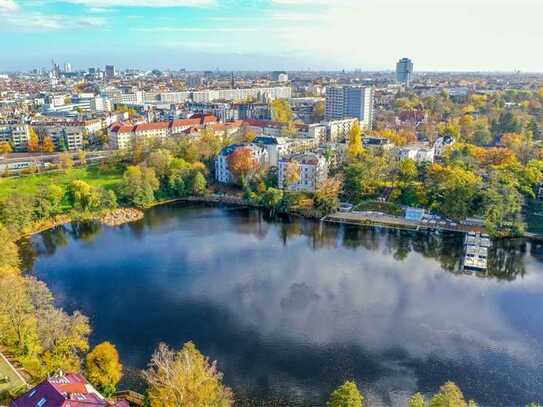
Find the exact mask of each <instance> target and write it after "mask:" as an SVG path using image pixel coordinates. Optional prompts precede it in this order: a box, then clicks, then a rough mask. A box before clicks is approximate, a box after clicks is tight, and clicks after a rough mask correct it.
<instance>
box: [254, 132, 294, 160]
mask: <svg viewBox="0 0 543 407" xmlns="http://www.w3.org/2000/svg"><path fill="white" fill-rule="evenodd" d="M253 143H254V144H256V145H257V146H260V147H262V148H264V149H266V151H267V152H268V160H269V164H270V166H271V167H277V166H278V165H279V160H280V159H281V158H283V157H285V156H287V155H288V153H289V143H288V140H287V139H286V138H285V137H273V136H258V137H257V138H256V139H255V140H254V142H253Z"/></svg>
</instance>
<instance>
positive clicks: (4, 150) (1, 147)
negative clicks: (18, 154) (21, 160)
mask: <svg viewBox="0 0 543 407" xmlns="http://www.w3.org/2000/svg"><path fill="white" fill-rule="evenodd" d="M12 152H13V148H11V144H9V143H8V142H7V141H2V142H1V143H0V154H9V153H12Z"/></svg>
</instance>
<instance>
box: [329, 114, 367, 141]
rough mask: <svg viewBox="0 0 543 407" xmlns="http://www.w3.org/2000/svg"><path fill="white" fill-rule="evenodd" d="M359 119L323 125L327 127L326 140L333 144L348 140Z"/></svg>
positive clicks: (330, 122)
mask: <svg viewBox="0 0 543 407" xmlns="http://www.w3.org/2000/svg"><path fill="white" fill-rule="evenodd" d="M357 120H358V119H343V120H332V121H328V122H324V123H322V124H323V125H325V126H326V132H327V135H326V138H327V141H329V142H331V143H336V142H338V141H343V140H347V139H348V138H349V133H350V132H351V129H352V128H353V126H354V125H355V123H356V122H357Z"/></svg>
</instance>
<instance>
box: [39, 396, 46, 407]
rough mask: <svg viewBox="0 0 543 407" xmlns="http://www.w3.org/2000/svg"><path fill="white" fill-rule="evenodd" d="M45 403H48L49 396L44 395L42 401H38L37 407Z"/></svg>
mask: <svg viewBox="0 0 543 407" xmlns="http://www.w3.org/2000/svg"><path fill="white" fill-rule="evenodd" d="M45 403H47V397H44V398H42V399H41V400H40V401H38V402H37V403H36V407H42V406H43V405H45Z"/></svg>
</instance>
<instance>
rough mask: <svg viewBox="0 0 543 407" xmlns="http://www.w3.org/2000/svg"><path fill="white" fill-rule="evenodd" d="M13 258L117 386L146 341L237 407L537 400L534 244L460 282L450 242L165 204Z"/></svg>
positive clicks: (36, 245) (538, 257)
mask: <svg viewBox="0 0 543 407" xmlns="http://www.w3.org/2000/svg"><path fill="white" fill-rule="evenodd" d="M22 247H23V255H24V259H25V263H26V265H27V269H28V270H29V272H31V273H35V274H36V275H37V277H38V278H40V279H42V280H44V281H45V282H46V283H47V284H48V286H49V287H50V288H51V290H52V291H53V292H54V294H55V296H56V300H57V303H58V305H60V306H62V307H63V308H64V309H66V310H68V311H70V312H71V311H73V310H76V309H79V310H81V311H82V312H83V313H85V314H86V315H88V316H89V317H90V319H91V323H92V326H93V328H94V331H93V334H92V336H91V341H92V343H93V344H96V343H99V342H102V341H105V340H109V341H111V342H113V343H115V344H116V345H117V347H118V349H119V352H120V355H121V358H122V362H123V364H124V365H125V367H126V369H127V375H126V378H125V381H124V385H125V386H130V387H134V386H136V387H137V386H138V385H139V381H138V374H137V372H138V369H141V368H145V366H146V364H147V362H148V360H149V358H150V355H151V354H152V352H153V350H154V349H155V347H156V346H157V344H158V343H159V342H161V341H162V342H166V343H167V344H169V345H170V346H173V347H176V348H179V347H181V346H182V344H183V343H184V342H186V341H188V340H192V341H194V342H195V343H196V345H197V347H198V348H199V349H200V350H201V351H202V352H203V353H204V354H206V355H208V356H209V357H210V358H212V359H213V360H217V361H218V364H219V368H220V369H221V370H222V371H223V372H224V380H225V382H226V383H227V384H228V385H229V386H231V387H232V388H233V390H234V392H235V393H236V395H237V397H238V398H239V400H241V403H240V404H244V405H245V404H250V405H274V406H278V405H304V406H305V405H308V406H309V405H311V406H318V405H324V404H325V400H326V398H327V396H328V394H329V393H330V392H331V391H332V389H333V388H335V387H336V386H337V385H339V384H340V383H342V382H343V381H344V380H346V379H355V380H356V381H357V382H358V383H359V386H360V388H361V390H362V391H363V393H364V394H365V396H366V398H367V399H369V400H370V402H372V403H373V404H372V405H398V404H401V403H402V402H405V400H406V398H407V397H408V396H409V395H410V394H412V393H415V392H416V391H421V392H424V393H433V392H436V391H437V389H438V388H439V385H441V384H442V383H444V382H445V381H447V380H452V381H454V382H456V383H457V384H458V385H460V387H461V388H462V390H463V391H464V393H465V395H466V397H469V398H473V399H475V400H477V401H478V402H479V403H480V405H483V406H484V405H488V406H513V405H518V406H524V405H525V404H527V403H528V402H531V401H539V402H541V401H543V368H542V367H543V365H542V364H543V295H542V294H543V245H542V244H540V243H537V242H530V241H525V240H512V241H504V242H500V243H497V244H495V246H494V248H493V250H492V252H491V258H490V262H489V270H488V272H486V273H479V274H476V273H474V274H464V273H463V272H462V271H461V268H460V260H461V257H462V252H463V236H462V235H460V234H454V233H444V234H433V233H419V232H413V231H399V230H391V229H381V228H363V227H355V226H341V225H321V224H319V223H318V222H312V221H309V220H304V219H273V220H271V219H268V218H267V217H266V215H265V214H263V213H261V212H259V211H256V210H248V209H233V208H209V207H187V206H183V205H181V204H179V205H176V204H174V205H168V206H160V207H155V208H153V209H150V210H148V211H147V212H146V216H145V218H144V219H143V220H142V221H140V222H137V223H134V224H130V225H124V226H122V227H117V228H110V227H105V226H100V225H98V224H94V223H90V224H72V225H67V226H64V227H60V228H57V229H55V230H51V231H47V232H44V233H42V234H40V235H36V236H34V237H33V238H32V239H31V241H28V242H26V243H23V245H22ZM257 403H258V404H257Z"/></svg>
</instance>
